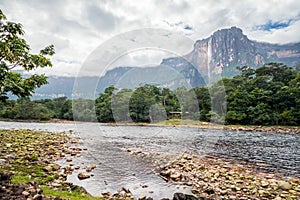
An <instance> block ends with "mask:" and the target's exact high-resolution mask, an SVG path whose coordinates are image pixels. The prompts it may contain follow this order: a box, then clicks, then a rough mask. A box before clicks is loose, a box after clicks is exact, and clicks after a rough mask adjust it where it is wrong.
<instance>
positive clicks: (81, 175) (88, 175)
mask: <svg viewBox="0 0 300 200" xmlns="http://www.w3.org/2000/svg"><path fill="white" fill-rule="evenodd" d="M77 177H78V178H79V180H83V179H87V178H90V177H91V175H90V174H87V173H85V172H80V173H79V174H78V176H77Z"/></svg>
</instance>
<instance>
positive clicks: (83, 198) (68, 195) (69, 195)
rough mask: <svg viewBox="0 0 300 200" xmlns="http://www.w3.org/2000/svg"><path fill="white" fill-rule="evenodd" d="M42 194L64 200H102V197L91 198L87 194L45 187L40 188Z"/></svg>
mask: <svg viewBox="0 0 300 200" xmlns="http://www.w3.org/2000/svg"><path fill="white" fill-rule="evenodd" d="M41 187H42V189H43V192H44V194H45V195H47V196H56V197H60V198H64V199H70V200H103V199H104V198H102V197H92V196H90V195H88V194H85V193H83V192H82V191H78V190H74V191H62V190H53V189H51V188H49V187H47V186H41Z"/></svg>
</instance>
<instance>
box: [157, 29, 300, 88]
mask: <svg viewBox="0 0 300 200" xmlns="http://www.w3.org/2000/svg"><path fill="white" fill-rule="evenodd" d="M184 58H185V59H186V61H184V62H183V61H182V60H184V59H176V58H167V59H164V60H163V61H162V63H164V64H168V63H171V66H173V67H175V66H183V65H186V63H188V62H190V63H189V65H192V66H194V67H195V68H196V69H198V70H199V72H200V74H201V76H202V77H203V78H204V79H205V81H206V82H207V83H210V82H213V81H215V80H217V79H219V78H220V77H232V76H234V75H236V74H237V73H238V71H237V70H236V66H244V65H247V66H250V67H254V68H257V67H259V66H262V65H263V64H265V63H268V62H282V63H284V64H286V65H289V66H293V65H295V64H296V63H299V62H300V43H294V44H286V45H278V44H269V43H262V42H256V41H252V40H250V39H248V38H247V36H246V35H244V34H243V32H242V30H241V29H239V28H236V27H231V28H230V29H222V30H218V31H216V32H215V33H213V34H212V35H211V36H210V37H209V38H206V39H202V40H198V41H196V43H195V45H194V49H193V51H192V52H190V53H189V54H187V55H185V56H184ZM170 60H171V61H172V60H177V61H178V62H177V63H174V62H170ZM187 61H188V62H187Z"/></svg>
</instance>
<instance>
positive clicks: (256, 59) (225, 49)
mask: <svg viewBox="0 0 300 200" xmlns="http://www.w3.org/2000/svg"><path fill="white" fill-rule="evenodd" d="M268 62H281V63H284V64H286V65H288V66H295V65H296V64H297V63H300V43H291V44H282V45H280V44H271V43H264V42H257V41H253V40H250V39H248V37H247V36H246V35H244V34H243V32H242V30H241V29H239V28H237V27H231V28H229V29H221V30H218V31H216V32H214V33H213V34H212V35H211V36H210V37H208V38H205V39H202V40H197V41H196V42H195V44H194V48H193V50H192V51H191V52H190V53H188V54H187V55H184V56H182V57H171V58H165V59H163V60H162V62H161V65H159V66H156V67H143V68H141V67H134V66H127V67H117V68H114V69H112V70H109V71H107V72H106V74H105V75H104V76H103V77H101V78H100V79H99V82H98V78H97V77H79V79H82V80H83V82H84V83H85V84H86V86H85V87H92V85H91V84H92V83H95V79H97V81H96V82H97V83H98V84H97V89H96V93H100V92H103V91H104V89H105V88H106V87H108V86H110V85H119V86H120V87H124V86H126V87H129V88H130V87H134V86H137V85H138V83H142V81H144V82H145V83H147V81H148V82H151V83H152V82H153V84H157V85H161V86H164V87H170V88H176V87H177V86H181V85H182V82H183V81H182V80H183V79H184V80H185V82H186V83H187V84H188V85H190V86H191V87H197V86H199V85H205V84H210V83H212V82H214V81H216V80H217V79H218V78H220V77H232V76H234V75H237V74H238V71H237V69H236V67H237V66H244V65H247V66H250V67H253V68H257V67H259V66H262V65H263V64H265V63H268ZM166 68H169V70H167V69H166ZM133 73H135V75H134V76H131V77H137V79H136V80H132V78H131V79H130V77H129V75H132V74H133ZM141 76H142V79H141ZM169 76H174V78H172V77H170V78H168V77H169ZM158 79H165V80H158ZM139 81H140V82H139ZM74 82H75V77H49V84H48V85H45V86H43V87H41V88H39V89H37V90H36V93H35V95H34V96H33V98H34V99H35V98H54V97H57V96H67V97H69V98H72V97H74V98H77V97H79V96H81V95H80V94H72V90H73V85H74ZM94 87H95V86H94ZM76 95H78V96H76Z"/></svg>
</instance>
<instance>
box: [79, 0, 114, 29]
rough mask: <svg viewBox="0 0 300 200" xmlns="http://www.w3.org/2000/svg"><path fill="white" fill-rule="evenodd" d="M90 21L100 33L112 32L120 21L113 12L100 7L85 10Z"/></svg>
mask: <svg viewBox="0 0 300 200" xmlns="http://www.w3.org/2000/svg"><path fill="white" fill-rule="evenodd" d="M85 15H86V16H87V19H88V21H89V22H90V23H91V24H92V25H93V26H94V27H95V28H96V29H98V30H99V31H112V30H114V28H115V26H116V25H117V23H118V21H119V19H118V17H117V16H115V15H114V14H113V13H112V12H110V11H108V10H106V9H104V8H102V7H100V6H98V5H97V4H94V5H88V6H87V7H86V9H85Z"/></svg>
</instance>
